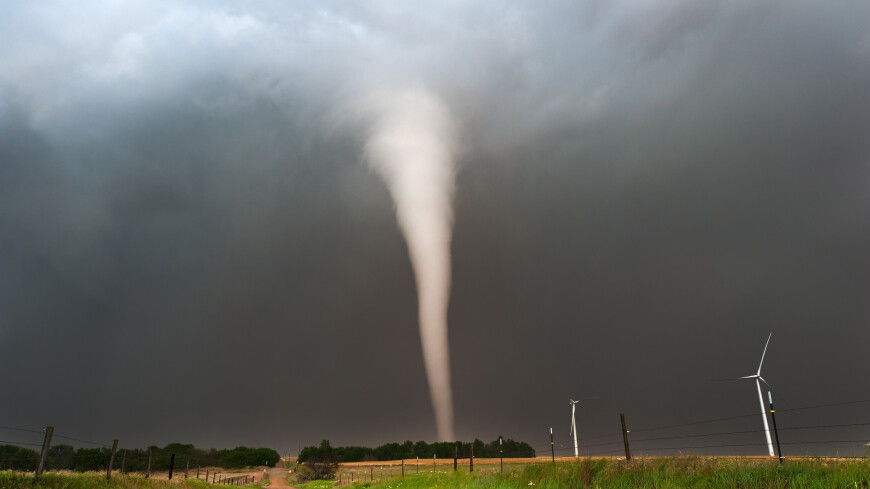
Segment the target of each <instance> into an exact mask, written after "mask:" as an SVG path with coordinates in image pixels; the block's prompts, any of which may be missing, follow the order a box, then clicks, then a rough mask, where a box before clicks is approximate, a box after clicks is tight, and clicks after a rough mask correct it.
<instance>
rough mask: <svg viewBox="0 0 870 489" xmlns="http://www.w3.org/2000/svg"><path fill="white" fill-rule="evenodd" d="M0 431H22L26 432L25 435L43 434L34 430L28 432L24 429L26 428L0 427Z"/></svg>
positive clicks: (42, 431) (41, 431)
mask: <svg viewBox="0 0 870 489" xmlns="http://www.w3.org/2000/svg"><path fill="white" fill-rule="evenodd" d="M0 430H13V431H24V432H26V433H37V434H40V435H41V434H43V433H45V431H44V430H39V431H36V430H28V429H26V428H15V427H12V426H0Z"/></svg>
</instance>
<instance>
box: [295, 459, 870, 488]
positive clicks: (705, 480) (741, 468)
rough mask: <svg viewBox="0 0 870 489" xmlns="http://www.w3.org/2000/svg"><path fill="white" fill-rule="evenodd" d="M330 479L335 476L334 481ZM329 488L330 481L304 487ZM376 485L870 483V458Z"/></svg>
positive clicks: (678, 464) (639, 466)
mask: <svg viewBox="0 0 870 489" xmlns="http://www.w3.org/2000/svg"><path fill="white" fill-rule="evenodd" d="M329 483H330V484H331V483H332V481H329ZM304 487H305V488H306V489H327V488H328V487H331V486H326V485H323V486H307V485H306V486H304ZM350 487H351V488H364V487H365V488H371V489H435V488H437V489H519V488H523V489H581V488H595V489H629V488H631V489H634V488H649V489H678V488H712V489H717V488H721V489H734V488H743V489H753V488H759V489H761V488H763V489H779V488H782V489H785V488H788V489H823V488H824V489H830V488H856V489H857V488H863V489H868V488H870V460H866V459H865V460H860V459H859V460H823V459H818V460H793V461H786V463H785V465H784V466H782V467H781V466H780V465H779V463H777V462H776V461H766V460H765V461H757V460H746V459H733V458H704V457H673V458H659V459H648V460H634V461H632V462H630V463H626V462H624V461H610V460H583V461H580V462H570V463H557V464H556V466H555V467H553V466H552V465H549V464H541V465H528V466H526V467H523V468H516V469H513V470H508V469H507V468H506V469H505V473H504V474H500V473H495V474H476V473H475V474H469V473H467V472H465V473H463V472H456V473H454V472H453V471H446V472H439V473H437V474H431V473H427V474H420V475H409V476H406V477H405V478H404V479H402V478H395V479H391V480H387V481H383V482H381V481H376V482H375V483H374V484H372V483H370V482H365V483H356V484H351V485H350Z"/></svg>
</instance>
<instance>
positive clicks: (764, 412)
mask: <svg viewBox="0 0 870 489" xmlns="http://www.w3.org/2000/svg"><path fill="white" fill-rule="evenodd" d="M771 336H773V333H770V335H768V336H767V343H765V344H764V351H762V352H761V361H760V362H758V370H757V371H756V372H755V373H754V374H752V375H747V376H744V377H739V378H740V379H755V386H756V387H757V388H758V403H759V404H760V405H761V419H762V421H764V436H765V437H767V451H768V453H769V454H770V456H771V457H773V456H774V455H773V441H772V440H771V439H770V427H769V426H768V424H767V410H766V409H764V396H763V395H762V393H761V383H762V382H764V385H766V386H768V387H770V384H768V383H767V381H766V380H764V378H763V377H762V376H761V365H762V364H763V363H764V355H765V354H766V353H767V345H769V344H770V337H771Z"/></svg>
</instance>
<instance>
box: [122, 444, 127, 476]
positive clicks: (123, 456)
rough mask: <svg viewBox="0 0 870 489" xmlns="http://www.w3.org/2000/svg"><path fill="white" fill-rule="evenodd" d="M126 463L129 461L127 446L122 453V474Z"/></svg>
mask: <svg viewBox="0 0 870 489" xmlns="http://www.w3.org/2000/svg"><path fill="white" fill-rule="evenodd" d="M126 463H127V449H126V448H125V449H124V451H123V452H122V453H121V473H122V474H123V473H124V464H126Z"/></svg>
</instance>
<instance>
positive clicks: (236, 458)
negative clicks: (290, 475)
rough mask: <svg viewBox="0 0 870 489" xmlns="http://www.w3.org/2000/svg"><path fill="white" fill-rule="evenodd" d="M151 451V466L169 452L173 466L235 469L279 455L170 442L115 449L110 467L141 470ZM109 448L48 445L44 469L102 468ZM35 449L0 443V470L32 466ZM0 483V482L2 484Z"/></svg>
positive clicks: (165, 462)
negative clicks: (205, 447) (188, 465)
mask: <svg viewBox="0 0 870 489" xmlns="http://www.w3.org/2000/svg"><path fill="white" fill-rule="evenodd" d="M149 451H150V452H151V470H153V471H155V472H161V471H164V472H165V471H167V470H169V463H170V459H171V457H172V455H175V470H176V471H178V470H179V469H183V468H184V467H185V464H187V463H188V462H189V463H190V467H191V468H194V467H196V466H201V467H220V468H224V469H238V468H242V467H252V466H260V465H265V466H268V467H274V466H275V464H276V463H278V461H279V460H280V459H281V457H280V455H278V452H276V451H275V450H272V449H271V448H249V447H236V448H230V449H223V450H216V449H214V448H212V449H209V450H203V449H200V448H196V447H194V446H193V445H185V444H182V443H170V444H168V445H166V446H165V447H163V448H160V447H157V446H151V447H148V448H146V449H141V448H137V449H124V448H121V449H118V453H117V454H116V455H115V461H114V466H113V469H116V470H118V469H121V468H122V467H121V466H122V464H123V469H124V470H125V471H126V472H144V471H145V470H146V468H147V467H148V452H149ZM110 456H111V450H109V449H108V448H78V449H76V448H73V447H72V446H70V445H63V444H59V445H55V446H52V447H51V448H49V450H48V454H47V456H46V463H45V466H46V468H47V469H48V470H74V471H76V472H87V471H100V470H106V468H107V467H108V466H109V458H110ZM38 459H39V453H37V452H36V451H35V450H31V449H29V448H23V447H17V446H14V445H0V470H4V469H8V470H20V471H26V472H32V471H35V470H36V463H37V461H38ZM2 487H3V486H0V488H2Z"/></svg>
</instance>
